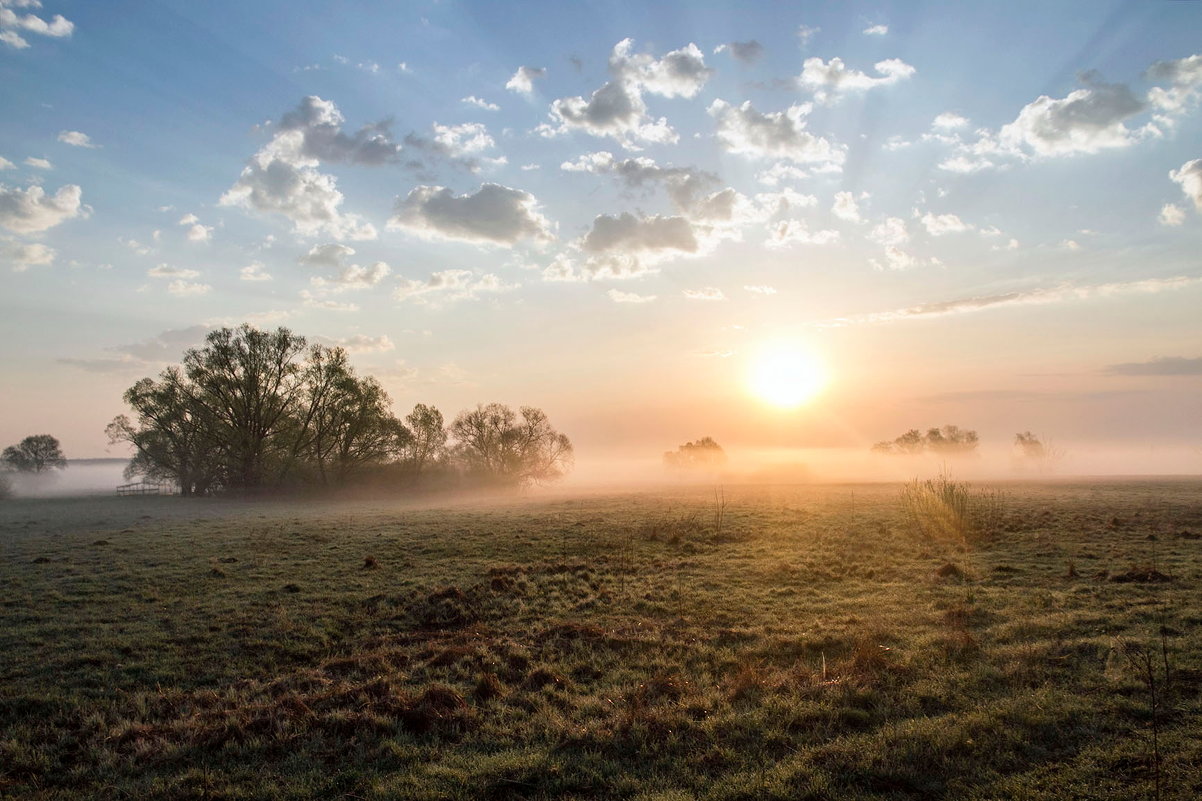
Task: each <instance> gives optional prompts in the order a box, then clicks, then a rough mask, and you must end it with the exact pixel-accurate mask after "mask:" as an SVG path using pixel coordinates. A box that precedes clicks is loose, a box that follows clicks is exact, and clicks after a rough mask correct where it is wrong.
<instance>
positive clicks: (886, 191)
mask: <svg viewBox="0 0 1202 801" xmlns="http://www.w3.org/2000/svg"><path fill="white" fill-rule="evenodd" d="M1200 30H1202V3H1196V2H1122V3H1099V2H1089V3H1055V4H1042V3H980V4H967V5H966V4H953V3H922V4H919V3H898V4H880V3H872V4H869V3H864V4H858V3H828V4H822V3H807V4H787V3H740V4H737V5H735V4H718V3H688V4H668V3H663V4H660V3H657V4H647V3H639V4H633V3H631V4H612V3H604V4H602V3H588V4H565V3H485V2H479V3H457V2H440V3H404V4H401V3H383V2H379V3H370V2H364V3H355V4H346V3H338V4H334V3H325V4H319V3H297V2H289V3H282V2H281V3H272V2H255V3H230V2H207V3H203V4H197V3H183V2H179V3H176V2H154V3H134V2H106V3H94V2H91V3H88V2H67V1H66V0H61V1H60V0H42V2H41V3H37V2H30V0H0V107H3V108H4V109H5V114H4V115H3V118H2V119H0V159H2V160H0V184H2V185H3V190H2V194H0V287H2V288H3V292H2V293H0V319H2V320H3V322H2V323H0V325H3V331H4V335H5V336H4V337H3V344H2V345H0V360H3V364H4V366H5V370H6V374H7V375H8V376H11V377H12V380H11V381H10V382H6V383H9V388H8V389H6V391H5V393H4V395H5V397H4V400H3V407H4V409H3V412H4V413H3V415H0V417H2V418H3V419H0V439H4V441H5V442H7V441H8V440H13V441H15V440H17V439H19V438H20V437H21V436H24V435H25V434H27V433H33V432H34V430H35V429H36V430H37V432H41V431H43V430H45V431H48V432H51V433H56V434H58V435H59V436H60V438H61V439H63V441H64V444H65V446H66V447H67V450H68V453H69V454H70V455H79V456H95V455H101V454H103V453H104V451H105V448H106V447H107V446H106V443H105V441H104V436H103V427H104V424H105V423H106V422H107V420H108V419H111V417H112V416H113V415H115V414H117V413H119V412H121V411H122V407H121V402H120V395H121V392H122V390H123V389H124V388H125V387H127V386H128V385H129V384H131V383H132V381H133V380H136V379H137V378H139V377H141V376H143V375H153V374H155V373H157V372H158V371H159V370H160V369H162V367H163V366H165V365H166V364H168V363H171V362H175V361H178V359H179V357H180V355H181V353H182V351H183V349H184V348H186V347H189V346H194V345H196V344H199V342H200V341H201V340H202V339H203V336H204V333H205V331H206V330H209V329H210V328H212V327H213V326H217V325H222V324H236V323H238V322H241V321H243V320H247V321H251V322H253V323H255V324H257V325H260V326H274V325H287V326H288V327H290V328H292V329H293V330H295V331H297V332H299V333H302V334H304V335H306V336H309V337H312V338H316V339H318V340H319V341H323V342H328V343H340V344H342V345H344V346H345V347H347V348H348V349H350V350H351V351H352V353H353V354H354V360H355V362H356V364H357V365H358V366H359V368H360V369H361V370H362V371H363V372H368V373H372V374H375V375H377V376H378V377H380V379H381V380H382V382H383V383H384V384H385V386H386V387H387V388H388V389H389V391H390V392H391V394H392V396H393V398H394V400H395V401H396V405H397V407H398V411H400V412H402V413H403V412H404V411H406V410H407V409H408V407H409V406H411V405H412V404H413V403H415V402H418V401H422V402H435V403H436V404H438V405H439V406H440V407H442V408H443V410H444V412H446V413H447V414H448V415H450V414H453V413H454V412H455V411H457V410H458V409H461V408H464V407H467V406H471V405H474V404H475V403H477V402H481V401H490V400H500V401H504V402H509V403H514V404H517V403H532V404H535V405H540V406H543V407H544V408H546V409H547V411H548V412H549V413H550V414H551V417H552V420H553V421H554V422H557V423H558V424H559V425H560V426H561V427H562V428H564V430H565V431H566V432H567V433H569V434H570V435H572V436H573V438H574V439H575V440H576V441H577V444H578V449H579V450H580V452H581V456H582V458H583V459H587V458H588V454H589V453H598V454H599V453H602V452H603V451H605V450H606V449H607V448H617V447H626V448H632V449H635V448H646V450H647V451H648V452H649V453H651V454H652V455H653V456H654V454H656V453H658V451H659V450H663V449H664V448H667V447H670V446H673V445H674V444H677V441H678V440H679V441H683V440H684V439H695V438H696V437H698V436H702V435H705V434H713V435H715V436H718V438H719V439H720V441H726V442H734V443H745V444H746V446H747V447H749V448H751V447H754V448H769V447H774V446H787V447H805V446H826V445H842V446H847V447H853V448H859V447H860V446H861V445H862V444H863V443H867V442H871V441H875V440H877V439H882V438H886V437H889V436H892V435H894V434H896V433H899V431H900V430H904V429H906V428H909V427H912V426H919V427H922V426H926V425H939V424H941V423H945V422H956V423H958V424H961V425H965V426H968V427H976V428H980V429H981V430H982V434H983V439H985V440H986V441H988V439H987V438H988V437H989V436H993V437H994V439H995V441H996V442H997V443H999V447H1003V448H1004V447H1006V445H1007V438H1008V437H1011V436H1012V434H1013V431H1014V430H1025V429H1028V428H1036V429H1040V430H1041V431H1046V432H1049V433H1055V434H1057V435H1059V436H1060V437H1061V438H1062V439H1066V440H1068V441H1077V442H1081V443H1084V442H1086V441H1091V442H1092V441H1109V440H1123V441H1131V442H1140V443H1144V442H1177V443H1187V444H1188V443H1191V442H1194V441H1195V440H1197V441H1199V444H1202V432H1200V431H1199V425H1198V420H1199V419H1200V418H1199V414H1198V412H1199V410H1200V406H1202V403H1200V393H1199V389H1200V387H1199V381H1200V379H1199V374H1202V322H1199V320H1200V319H1202V315H1199V314H1198V313H1197V310H1198V309H1199V308H1202V265H1200V264H1199V260H1198V256H1197V254H1198V253H1199V252H1202V233H1200V232H1202V213H1200V207H1202V206H1200V204H1202V161H1198V160H1199V159H1202V147H1200V146H1199V144H1198V143H1199V142H1202V123H1200V115H1199V99H1200V96H1202V40H1200V39H1199V37H1198V32H1199V31H1200ZM780 342H787V343H793V344H795V345H797V346H798V347H801V348H804V349H805V350H807V352H810V353H813V354H816V356H815V358H817V359H818V360H819V361H820V362H821V363H822V364H823V365H824V370H825V371H826V374H827V376H828V387H827V390H826V392H825V394H824V396H823V398H821V399H820V400H818V401H816V402H815V403H813V404H810V405H808V406H806V407H805V408H802V409H792V410H787V411H782V410H775V409H769V408H765V407H764V405H763V404H759V403H757V402H756V399H755V398H753V397H749V395H748V393H747V391H746V387H745V381H744V380H743V376H744V375H745V374H746V372H747V369H748V365H749V362H750V361H752V360H754V358H755V356H754V354H755V353H756V352H757V351H758V350H759V349H760V348H761V347H762V346H763V345H764V344H765V343H780ZM81 395H82V396H83V397H85V398H86V403H84V404H81V403H80V400H79V398H80V396H81ZM894 429H898V431H895V430H894ZM1191 438H1192V439H1191ZM1080 447H1081V448H1082V449H1085V446H1084V445H1082V446H1080Z"/></svg>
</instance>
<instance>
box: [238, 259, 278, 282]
mask: <svg viewBox="0 0 1202 801" xmlns="http://www.w3.org/2000/svg"><path fill="white" fill-rule="evenodd" d="M238 277H239V278H241V279H242V280H243V281H270V280H272V279H271V274H270V273H268V272H267V265H265V264H264V263H263V262H261V261H252V262H251V263H250V264H248V265H246V266H245V267H243V268H242V269H241V270H239V271H238Z"/></svg>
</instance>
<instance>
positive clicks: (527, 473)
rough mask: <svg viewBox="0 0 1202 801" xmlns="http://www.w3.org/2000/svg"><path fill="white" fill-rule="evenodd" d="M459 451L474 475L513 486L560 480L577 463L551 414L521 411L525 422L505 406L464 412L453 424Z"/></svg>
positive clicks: (534, 410)
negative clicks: (555, 425)
mask: <svg viewBox="0 0 1202 801" xmlns="http://www.w3.org/2000/svg"><path fill="white" fill-rule="evenodd" d="M451 433H452V434H453V435H454V437H455V439H456V441H457V442H456V447H455V453H456V456H457V457H458V458H459V459H460V460H461V462H462V464H463V466H464V468H465V469H466V471H467V472H468V473H469V474H472V475H475V476H476V477H478V478H480V479H482V480H484V481H487V482H489V483H496V484H501V485H508V486H522V485H526V484H538V483H543V482H547V481H554V480H555V479H558V478H560V477H562V476H563V475H564V473H566V472H567V471H568V470H569V469H570V468H571V465H572V443H571V441H570V440H569V439H568V438H567V437H566V436H565V435H563V434H560V433H559V432H558V431H556V430H555V429H554V428H552V427H551V423H550V422H549V421H548V420H547V415H546V413H545V412H543V411H542V410H541V409H536V408H534V407H532V406H523V407H521V419H520V420H519V419H518V415H516V414H514V411H513V409H510V408H509V407H508V406H504V405H502V404H499V403H490V404H488V405H487V406H477V407H476V408H475V409H474V410H473V411H467V412H461V413H460V414H459V415H458V416H457V417H456V418H455V420H454V422H452V423H451Z"/></svg>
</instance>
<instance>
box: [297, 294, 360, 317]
mask: <svg viewBox="0 0 1202 801" xmlns="http://www.w3.org/2000/svg"><path fill="white" fill-rule="evenodd" d="M300 296H301V300H302V301H304V304H305V306H306V307H308V308H310V309H324V310H325V311H336V312H357V311H359V306H358V304H355V303H346V302H343V301H339V300H331V299H329V298H323V297H321V296H320V295H315V294H313V293H312V292H310V291H309V290H307V289H302V290H301V291H300Z"/></svg>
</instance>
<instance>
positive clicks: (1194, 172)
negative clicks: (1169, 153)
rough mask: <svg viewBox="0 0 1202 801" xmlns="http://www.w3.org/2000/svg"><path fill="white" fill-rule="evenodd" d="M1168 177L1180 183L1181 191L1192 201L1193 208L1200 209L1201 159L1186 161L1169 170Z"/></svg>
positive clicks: (1201, 206)
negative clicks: (1177, 167) (1178, 167)
mask: <svg viewBox="0 0 1202 801" xmlns="http://www.w3.org/2000/svg"><path fill="white" fill-rule="evenodd" d="M1169 178H1171V179H1172V180H1173V181H1175V182H1176V183H1178V184H1180V185H1181V191H1182V192H1184V193H1185V196H1186V197H1187V198H1188V199H1190V200H1192V201H1193V202H1194V208H1195V209H1197V210H1198V211H1202V159H1194V160H1193V161H1187V162H1186V163H1184V164H1182V165H1181V168H1180V169H1176V170H1173V171H1172V172H1170V173H1169Z"/></svg>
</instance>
